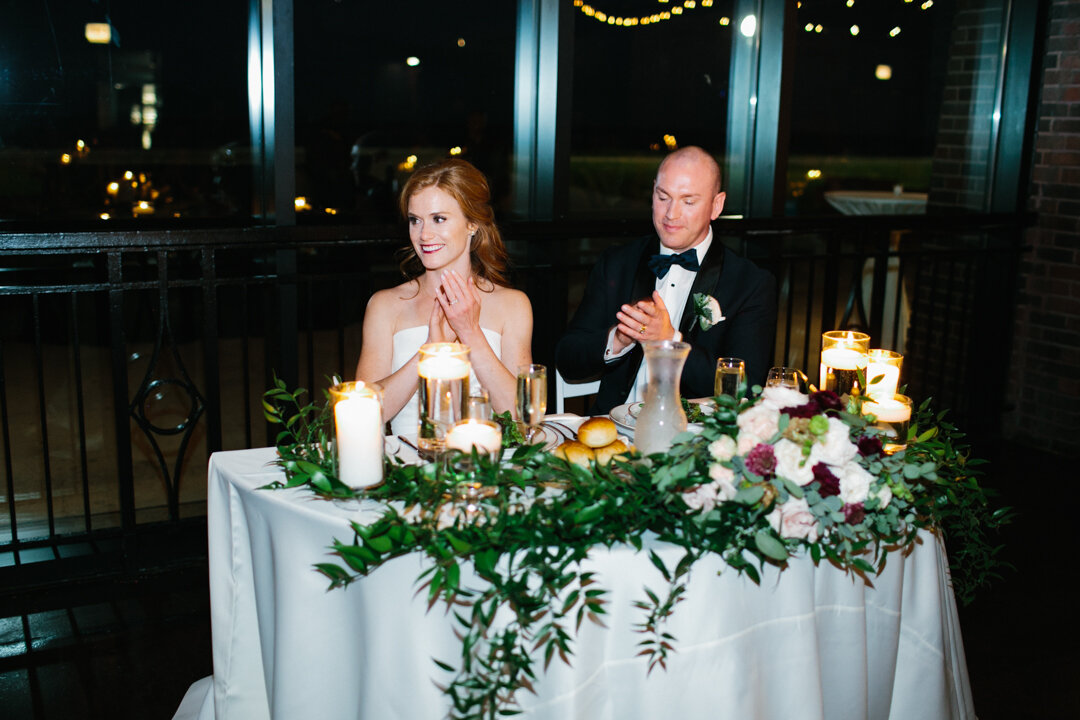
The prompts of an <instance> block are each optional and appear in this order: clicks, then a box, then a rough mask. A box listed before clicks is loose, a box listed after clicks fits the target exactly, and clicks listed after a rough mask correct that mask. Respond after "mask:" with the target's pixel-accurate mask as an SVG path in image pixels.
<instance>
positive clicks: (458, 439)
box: [446, 418, 502, 457]
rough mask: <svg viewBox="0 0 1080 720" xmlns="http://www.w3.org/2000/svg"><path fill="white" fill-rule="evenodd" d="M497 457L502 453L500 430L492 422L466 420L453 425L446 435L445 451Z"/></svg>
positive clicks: (497, 424)
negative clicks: (473, 452) (473, 451)
mask: <svg viewBox="0 0 1080 720" xmlns="http://www.w3.org/2000/svg"><path fill="white" fill-rule="evenodd" d="M473 448H476V451H477V452H478V453H480V454H481V455H490V456H493V457H498V455H499V454H500V453H501V452H502V428H501V427H500V426H499V423H497V422H495V421H494V420H483V419H480V418H467V419H465V420H460V421H458V422H456V423H454V426H453V427H452V428H450V432H448V433H447V434H446V449H447V450H460V451H461V452H463V453H466V454H471V453H472V450H473Z"/></svg>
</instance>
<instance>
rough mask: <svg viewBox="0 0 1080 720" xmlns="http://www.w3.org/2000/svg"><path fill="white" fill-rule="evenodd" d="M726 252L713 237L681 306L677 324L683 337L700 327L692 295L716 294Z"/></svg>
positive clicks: (695, 331)
mask: <svg viewBox="0 0 1080 720" xmlns="http://www.w3.org/2000/svg"><path fill="white" fill-rule="evenodd" d="M725 252H726V250H725V249H724V246H723V245H721V244H720V241H719V239H717V237H716V236H715V235H714V236H713V241H712V245H710V246H709V252H708V253H706V254H705V259H704V260H703V261H702V262H701V269H700V270H698V271H697V275H696V276H695V277H694V284H693V285H692V286H691V288H690V294H689V295H687V296H686V305H685V306H683V314H682V321H681V322H680V323H679V332H681V333H682V334H683V336H684V337H685V336H687V335H690V334H696V333H697V330H698V328H700V327H701V326H700V325H699V324H698V323H697V315H696V314H695V312H694V295H695V294H697V293H704V294H705V295H712V294H713V293H715V292H716V285H717V283H718V282H719V281H720V273H721V272H723V270H724V253H725Z"/></svg>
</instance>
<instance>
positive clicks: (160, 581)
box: [0, 444, 1080, 720]
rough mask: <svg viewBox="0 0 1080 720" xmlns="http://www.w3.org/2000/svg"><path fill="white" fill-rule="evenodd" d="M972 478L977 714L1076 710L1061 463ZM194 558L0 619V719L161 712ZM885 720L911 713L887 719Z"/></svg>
mask: <svg viewBox="0 0 1080 720" xmlns="http://www.w3.org/2000/svg"><path fill="white" fill-rule="evenodd" d="M981 454H982V456H983V457H987V458H988V459H990V460H991V462H992V465H991V466H990V468H989V469H988V471H987V477H986V484H987V485H988V486H990V487H994V488H997V489H998V490H999V491H1001V492H1002V498H1001V502H1003V503H1008V504H1011V505H1013V506H1014V507H1016V508H1017V510H1018V511H1019V515H1018V516H1017V519H1016V522H1015V523H1014V524H1013V525H1012V526H1010V527H1009V528H1008V529H1007V531H1006V532H1005V534H1004V541H1005V543H1006V549H1005V551H1004V553H1005V554H1004V558H1005V559H1006V560H1008V561H1009V562H1011V563H1012V564H1013V565H1014V566H1015V568H1016V569H1015V570H1012V571H1007V572H1006V573H1005V576H1004V578H1003V579H1002V580H1001V581H999V582H997V583H996V584H995V585H994V586H993V587H991V588H990V589H989V590H987V591H984V592H983V593H982V594H981V595H980V596H979V598H978V599H976V601H975V602H974V603H973V604H972V605H970V606H968V607H964V608H961V624H962V628H963V633H964V642H965V646H966V651H967V658H968V668H969V673H970V676H971V681H972V686H973V690H974V695H975V705H976V708H977V710H978V712H979V717H980V718H981V719H982V720H995V719H997V718H1001V719H1005V718H1008V719H1009V720H1018V719H1023V718H1033V719H1034V718H1038V719H1039V720H1049V719H1053V718H1078V717H1080V683H1077V682H1076V679H1077V677H1080V659H1078V657H1077V655H1076V653H1075V650H1074V648H1075V646H1076V640H1077V639H1078V638H1080V635H1078V632H1077V631H1078V629H1080V628H1078V625H1080V621H1078V620H1077V613H1076V612H1074V611H1073V609H1072V607H1071V602H1070V601H1071V593H1070V592H1069V591H1068V590H1067V587H1068V586H1070V585H1071V582H1070V581H1069V579H1068V578H1069V577H1070V575H1071V568H1072V567H1073V566H1074V565H1075V562H1076V561H1075V559H1074V558H1072V556H1071V549H1072V546H1073V545H1074V544H1075V543H1074V542H1071V540H1072V535H1073V533H1074V527H1075V523H1074V522H1072V520H1071V516H1070V515H1069V513H1070V509H1069V505H1068V503H1067V500H1066V501H1065V502H1061V501H1060V500H1059V498H1060V497H1061V492H1060V490H1055V488H1061V487H1062V485H1063V483H1064V485H1068V484H1069V482H1070V481H1069V478H1070V477H1073V478H1074V481H1075V475H1073V474H1071V472H1072V471H1069V470H1068V467H1069V465H1066V461H1065V459H1063V458H1060V457H1056V456H1053V455H1048V454H1045V453H1041V452H1038V451H1033V450H1030V449H1026V448H1022V447H1017V446H1013V445H1009V444H1004V445H1002V444H996V445H994V446H991V447H988V448H987V449H986V450H985V451H984V452H983V453H981ZM206 577H207V575H206V567H205V565H199V564H196V565H192V566H188V567H185V568H181V569H178V570H175V571H172V572H170V573H167V574H159V575H156V576H152V577H147V578H143V579H140V580H139V581H137V582H134V581H133V582H121V583H112V584H107V585H103V584H98V585H93V584H88V585H84V586H80V587H78V588H75V589H72V590H71V591H70V592H69V593H68V597H67V598H66V600H67V602H59V603H53V605H54V607H52V608H51V609H47V610H42V611H38V612H31V613H30V614H22V615H20V614H18V612H19V611H17V610H16V611H14V612H8V613H7V614H9V616H8V617H0V718H3V719H4V720H22V719H24V718H25V719H26V720H53V719H61V718H63V719H68V718H111V719H113V720H119V719H122V718H132V719H137V720H157V719H163V720H167V719H168V718H171V717H172V714H173V712H174V711H175V710H176V708H177V706H178V705H179V703H180V700H181V698H182V697H183V695H184V692H185V690H186V689H187V687H188V685H189V684H190V683H192V682H193V681H195V680H197V679H198V678H200V677H203V676H205V675H209V674H210V673H211V660H210V615H209V598H208V590H207V580H206ZM896 720H924V719H908V718H899V719H896Z"/></svg>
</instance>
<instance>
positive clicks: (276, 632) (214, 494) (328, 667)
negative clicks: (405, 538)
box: [176, 448, 975, 720]
mask: <svg viewBox="0 0 1080 720" xmlns="http://www.w3.org/2000/svg"><path fill="white" fill-rule="evenodd" d="M273 458H274V450H273V449H271V448H265V449H257V450H244V451H234V452H221V453H215V454H214V456H213V457H212V458H211V460H210V469H209V516H208V523H209V536H210V538H209V539H210V598H211V606H212V627H213V655H214V675H213V678H212V680H211V679H210V678H204V679H202V680H199V681H198V682H196V683H195V684H194V685H192V687H191V689H190V690H189V691H188V694H187V696H186V697H185V698H184V701H183V704H182V705H181V707H180V709H179V710H178V712H177V715H176V717H177V718H200V719H201V720H209V719H210V718H215V717H216V718H222V719H230V720H231V719H234V718H240V719H242V720H258V719H260V718H279V719H282V720H292V719H294V718H319V720H336V719H339V718H340V719H345V718H350V719H353V718H362V719H368V718H372V719H374V718H378V719H380V720H382V719H385V718H409V719H411V718H417V719H419V720H425V719H430V720H438V719H439V718H443V717H445V716H446V713H447V710H448V706H447V703H446V701H445V700H444V698H443V696H442V694H441V693H440V692H439V690H438V689H437V688H436V687H435V685H434V681H444V680H445V679H446V676H445V674H443V673H442V671H440V670H438V669H437V668H436V667H435V665H434V664H433V663H432V662H431V658H433V657H435V658H439V659H441V660H445V661H448V662H450V663H452V664H455V663H456V661H457V658H458V652H459V649H458V644H457V642H456V640H455V639H454V636H453V633H452V625H451V622H450V620H449V619H448V618H447V617H446V616H445V615H444V614H443V612H442V609H441V606H436V608H435V609H434V610H432V611H431V612H430V613H428V612H425V606H426V603H425V597H424V594H421V596H415V592H416V584H415V579H416V577H417V575H418V574H419V573H420V571H421V570H422V568H423V563H422V561H421V559H420V558H419V557H418V556H408V557H403V558H398V559H396V560H393V561H391V562H389V563H387V564H386V565H384V566H382V567H380V568H378V569H377V570H376V571H375V572H374V573H373V574H372V575H370V576H369V577H367V578H364V579H362V580H360V581H358V582H356V583H353V584H352V585H351V586H349V587H348V588H346V589H343V590H342V589H338V590H333V591H327V585H328V582H327V580H326V579H325V578H324V577H323V576H322V575H320V574H318V573H317V572H315V571H314V570H313V569H312V564H313V563H316V562H322V561H326V560H328V559H330V556H329V555H328V551H327V546H328V545H329V544H330V542H331V539H332V538H334V537H337V538H339V539H341V540H350V539H351V538H352V535H351V532H350V530H349V528H348V524H347V523H348V520H349V519H350V518H354V519H355V518H360V519H361V521H363V520H370V519H372V518H374V517H376V515H377V509H376V508H375V507H374V505H373V504H371V503H368V504H363V505H361V504H360V503H357V502H349V503H332V502H328V501H324V500H319V499H316V498H314V497H313V496H312V495H311V494H310V493H308V492H306V491H304V490H277V491H273V490H258V489H256V488H257V487H258V486H260V485H264V484H266V483H268V482H270V481H272V480H274V479H277V478H279V477H281V476H280V474H279V472H278V470H277V469H275V468H273V467H271V466H269V465H268V463H269V462H270V461H271V460H272V459H273ZM921 540H922V542H921V543H920V544H919V545H917V546H916V547H915V548H914V551H913V552H911V553H910V554H909V555H908V556H906V557H901V556H899V555H896V556H894V557H891V558H890V562H889V564H888V567H887V569H886V571H885V573H884V574H883V575H882V576H881V577H878V578H875V579H874V584H875V586H876V587H875V588H873V589H871V588H868V587H866V586H865V585H864V583H863V581H862V580H860V579H858V578H853V577H851V576H848V575H845V574H843V573H841V572H840V571H838V570H836V569H835V568H834V567H832V566H830V565H828V564H827V563H823V564H822V565H821V566H819V567H815V566H814V565H813V564H812V563H811V562H810V561H809V560H808V559H805V558H802V559H796V560H794V561H792V562H791V563H790V566H789V567H788V568H787V569H786V570H784V571H783V572H781V571H779V570H777V569H776V568H774V567H772V566H768V567H766V568H765V571H764V573H763V578H762V583H761V585H760V586H756V585H754V584H753V583H752V582H750V581H749V580H747V579H746V578H745V577H741V576H739V575H737V574H736V573H735V572H734V571H732V570H730V569H725V568H724V566H723V565H722V564H721V563H719V562H717V561H715V560H709V561H702V562H699V563H698V564H697V565H696V566H695V568H694V571H693V576H692V578H691V581H690V585H689V588H688V592H687V596H686V601H685V602H683V603H682V604H680V605H679V606H678V608H677V610H676V612H675V615H674V617H673V618H672V622H671V623H670V627H669V628H668V629H669V630H670V631H671V632H672V633H673V634H674V635H675V636H676V638H677V639H678V641H677V643H676V645H677V652H676V653H675V654H674V655H673V656H671V658H670V660H669V663H668V669H667V671H666V672H665V671H663V670H659V669H658V670H656V671H654V672H653V673H652V675H651V676H647V675H646V667H645V660H644V659H643V658H641V657H637V652H638V646H637V643H638V642H639V641H640V640H641V636H640V635H638V634H636V633H634V632H632V630H631V627H632V625H633V624H634V623H635V622H637V621H639V620H640V619H641V611H639V610H636V609H634V608H633V607H632V601H633V600H635V599H639V598H643V597H644V595H643V592H642V587H643V585H649V586H650V587H652V588H653V589H654V590H657V591H660V590H662V589H663V588H664V584H663V581H662V580H661V578H660V576H659V573H658V572H657V571H656V570H655V568H653V566H652V564H651V563H650V562H649V560H648V558H647V557H646V556H645V555H643V554H637V553H635V552H633V550H632V549H628V548H622V549H615V550H611V551H607V550H599V551H594V552H593V553H592V555H591V560H590V561H591V563H592V565H593V569H595V570H596V571H598V572H599V574H600V582H601V583H602V584H603V586H604V587H606V588H608V589H609V590H610V591H611V596H610V601H611V602H610V604H609V606H608V607H609V610H610V615H609V617H608V626H609V629H607V630H604V629H603V628H598V627H595V626H593V625H591V624H589V623H588V622H586V623H584V625H583V627H582V632H581V634H580V636H579V637H578V639H577V642H576V645H575V655H574V658H573V667H572V668H568V667H566V666H565V665H562V664H561V663H558V661H556V662H555V663H553V664H552V666H551V668H550V670H549V671H548V673H547V674H546V675H542V676H541V678H540V680H539V682H538V683H537V684H536V689H537V692H538V695H536V696H533V695H530V694H528V693H524V692H523V693H521V694H520V696H519V697H520V700H521V703H522V706H523V708H524V709H525V710H526V711H527V713H526V717H528V718H545V719H546V718H551V719H552V720H566V719H567V718H581V719H583V720H584V719H586V718H587V719H588V720H604V719H608V718H609V719H611V720H615V719H618V720H629V719H632V718H649V720H656V719H657V718H686V719H691V720H692V719H694V718H709V719H710V720H715V719H717V718H733V719H734V718H738V719H746V718H753V719H755V720H770V719H775V720H798V719H801V718H806V719H807V720H811V719H817V718H821V719H823V720H824V719H826V718H827V719H828V720H843V719H846V718H851V719H853V720H854V719H858V718H899V719H907V718H919V719H920V720H922V719H925V718H971V717H974V716H975V714H974V710H973V706H972V698H971V690H970V687H969V683H968V677H967V669H966V665H965V660H964V649H963V644H962V641H961V637H960V628H959V623H958V621H957V615H956V606H955V601H954V599H953V594H952V591H951V589H950V588H949V585H948V582H947V575H948V567H947V563H946V560H945V555H944V552H943V550H942V548H941V546H940V544H939V542H938V541H937V539H936V538H935V537H934V536H932V535H930V534H923V535H922V536H921ZM657 550H658V552H659V553H660V555H661V556H662V557H664V559H665V561H666V562H668V564H669V566H670V567H674V565H675V563H676V562H677V560H678V558H679V557H680V552H679V550H678V549H677V548H674V547H672V546H667V545H658V546H657ZM720 570H723V572H722V573H720V574H717V573H718V571H720ZM464 576H465V573H463V578H464Z"/></svg>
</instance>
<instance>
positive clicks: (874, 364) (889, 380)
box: [866, 348, 904, 400]
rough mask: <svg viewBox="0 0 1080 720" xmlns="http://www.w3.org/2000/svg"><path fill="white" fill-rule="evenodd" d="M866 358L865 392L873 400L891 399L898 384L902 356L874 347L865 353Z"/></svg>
mask: <svg viewBox="0 0 1080 720" xmlns="http://www.w3.org/2000/svg"><path fill="white" fill-rule="evenodd" d="M866 360H867V363H866V394H867V395H869V396H870V397H872V398H874V399H875V400H876V399H882V398H883V399H885V400H889V399H891V398H892V396H893V395H895V394H896V389H897V387H898V386H899V385H900V370H901V368H902V367H903V364H904V356H903V355H901V354H900V353H898V352H895V351H893V350H882V349H880V348H874V349H871V350H869V351H868V352H867V353H866ZM875 381H876V382H875Z"/></svg>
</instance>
